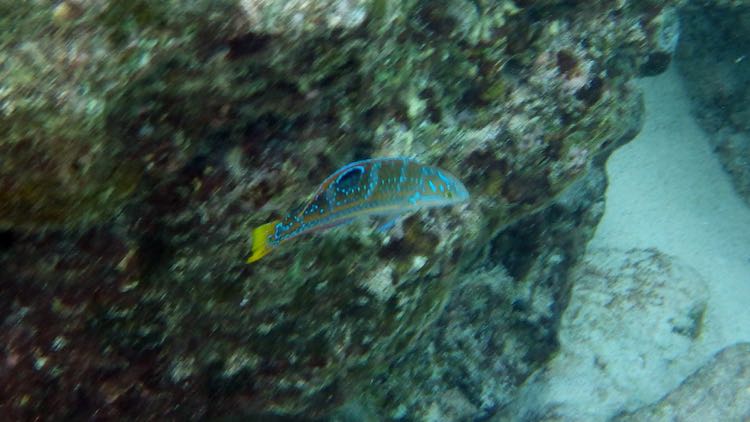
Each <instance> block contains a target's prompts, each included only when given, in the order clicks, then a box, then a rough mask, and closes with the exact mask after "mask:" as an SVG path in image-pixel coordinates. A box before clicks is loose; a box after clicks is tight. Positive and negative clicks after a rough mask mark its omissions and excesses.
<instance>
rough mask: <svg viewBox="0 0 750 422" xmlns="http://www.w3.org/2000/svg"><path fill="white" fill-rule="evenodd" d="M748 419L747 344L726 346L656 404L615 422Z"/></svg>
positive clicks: (749, 348) (749, 352) (749, 353)
mask: <svg viewBox="0 0 750 422" xmlns="http://www.w3.org/2000/svg"><path fill="white" fill-rule="evenodd" d="M749 419H750V343H740V344H736V345H733V346H729V347H727V348H725V349H723V350H721V351H720V352H719V353H717V354H716V355H715V356H714V357H713V359H711V361H710V362H708V363H707V364H706V365H704V366H703V367H702V368H700V369H699V370H698V371H696V372H695V373H694V374H692V375H690V376H689V377H688V378H687V379H686V380H685V381H684V382H683V383H682V384H681V385H680V386H679V387H677V388H676V389H675V390H674V391H672V392H670V393H669V394H668V395H666V396H665V397H664V398H663V399H661V400H659V401H658V402H657V403H655V404H653V405H650V406H646V407H644V408H642V409H639V410H637V411H635V412H632V413H629V414H624V415H620V416H619V417H617V418H615V419H614V421H617V422H631V421H632V422H635V421H675V420H677V421H686V422H689V421H746V420H749Z"/></svg>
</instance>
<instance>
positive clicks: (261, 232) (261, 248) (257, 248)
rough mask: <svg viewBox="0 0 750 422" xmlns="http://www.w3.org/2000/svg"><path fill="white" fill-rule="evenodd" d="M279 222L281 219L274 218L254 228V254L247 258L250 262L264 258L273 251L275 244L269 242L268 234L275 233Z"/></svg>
mask: <svg viewBox="0 0 750 422" xmlns="http://www.w3.org/2000/svg"><path fill="white" fill-rule="evenodd" d="M278 223H279V220H274V221H271V222H270V223H266V224H263V225H262V226H259V227H256V228H255V229H254V230H253V254H252V255H250V257H249V258H248V259H247V263H248V264H250V263H251V262H255V261H257V260H259V259H261V258H263V257H264V256H266V254H267V253H269V252H271V249H273V246H272V245H271V244H270V243H268V236H270V235H272V234H273V233H274V231H275V230H276V225H277V224H278Z"/></svg>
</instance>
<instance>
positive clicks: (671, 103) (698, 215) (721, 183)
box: [589, 66, 750, 351]
mask: <svg viewBox="0 0 750 422" xmlns="http://www.w3.org/2000/svg"><path fill="white" fill-rule="evenodd" d="M682 84H683V81H682V79H681V78H680V76H679V75H678V74H677V71H676V70H675V69H674V66H672V67H671V68H670V70H669V71H667V72H666V73H664V74H662V75H660V76H657V77H653V78H645V79H642V80H641V81H639V85H640V87H641V89H642V91H643V93H644V100H645V105H646V120H645V122H644V126H643V130H642V131H641V133H640V134H639V135H638V136H637V137H636V138H635V139H634V140H633V141H631V142H630V143H628V144H626V145H624V146H623V147H621V148H619V149H618V150H616V151H615V152H614V153H613V154H612V156H611V157H610V158H609V160H608V162H607V176H608V178H609V186H608V188H607V193H606V211H605V213H604V217H603V218H602V221H601V222H600V224H599V226H598V228H597V231H596V234H595V236H594V238H593V239H592V241H591V242H590V244H589V248H596V247H617V248H625V249H627V248H649V247H655V248H657V249H659V250H660V251H662V252H664V253H667V254H669V255H673V256H675V257H677V258H678V259H680V260H681V261H682V262H684V263H686V264H688V265H690V266H691V267H693V268H694V269H696V270H697V271H698V272H699V273H700V274H701V275H702V276H703V278H705V280H706V281H707V282H708V288H709V304H708V318H707V321H706V330H712V331H713V332H709V333H707V334H710V337H713V338H714V342H715V344H712V345H711V346H712V348H714V351H716V350H718V349H720V348H722V347H724V346H727V345H730V344H734V343H737V342H740V341H750V207H748V206H747V204H746V203H745V202H744V201H743V200H742V199H741V198H740V197H739V196H738V195H737V193H736V191H735V190H734V188H733V187H732V184H731V181H730V179H729V176H728V175H727V173H726V172H725V171H724V170H723V168H722V167H721V164H720V163H719V160H718V158H717V157H716V155H714V154H713V153H712V151H711V147H710V145H709V143H708V139H707V138H706V134H705V133H704V132H703V130H702V129H701V128H700V127H698V124H697V123H696V122H695V120H694V119H693V116H692V115H691V113H690V104H689V99H688V97H687V94H686V93H685V90H684V89H683V85H682Z"/></svg>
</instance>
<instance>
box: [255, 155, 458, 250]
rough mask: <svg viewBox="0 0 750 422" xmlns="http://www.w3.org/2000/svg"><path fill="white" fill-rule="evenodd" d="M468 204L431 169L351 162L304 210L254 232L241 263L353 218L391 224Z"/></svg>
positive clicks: (390, 161) (393, 161)
mask: <svg viewBox="0 0 750 422" xmlns="http://www.w3.org/2000/svg"><path fill="white" fill-rule="evenodd" d="M468 200H469V191H468V190H467V189H466V187H465V186H464V185H463V183H461V182H460V181H459V180H458V179H457V178H456V177H455V176H453V175H452V174H450V173H448V172H447V171H445V170H441V169H439V168H437V167H432V166H426V165H424V164H420V163H419V162H417V161H414V160H411V159H408V158H373V159H369V160H362V161H355V162H353V163H351V164H347V165H346V166H344V167H342V168H340V169H339V170H337V171H336V172H335V173H333V174H332V175H330V176H328V177H327V178H326V179H325V180H324V181H323V183H321V184H320V186H319V187H318V189H317V190H316V191H315V193H314V194H313V195H312V197H311V199H310V200H309V201H308V202H307V203H305V205H303V206H302V207H300V208H298V209H297V210H295V211H292V212H290V213H289V214H287V216H286V217H285V218H284V219H282V220H275V221H272V222H270V223H266V224H263V225H262V226H260V227H257V228H256V229H254V230H253V252H252V255H251V256H250V257H249V258H248V259H247V262H248V263H251V262H255V261H257V260H259V259H261V258H262V257H263V256H265V255H266V254H268V253H269V252H270V251H271V250H272V249H273V248H275V247H277V246H278V245H279V244H280V243H281V242H284V241H286V240H289V239H292V238H294V237H297V236H299V235H301V234H304V233H309V232H312V231H315V230H323V229H328V228H331V227H335V226H339V225H342V224H346V223H349V222H351V221H352V220H354V219H355V218H360V217H379V216H386V217H389V218H390V220H393V221H395V220H394V219H395V218H398V217H399V216H403V215H404V214H406V213H409V212H411V211H414V210H417V209H422V208H431V207H442V206H448V205H454V204H458V203H462V202H466V201H468ZM393 221H391V222H389V223H386V224H384V225H383V229H385V228H386V227H389V226H390V225H392V222H393Z"/></svg>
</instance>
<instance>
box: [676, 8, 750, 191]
mask: <svg viewBox="0 0 750 422" xmlns="http://www.w3.org/2000/svg"><path fill="white" fill-rule="evenodd" d="M681 18H682V27H683V31H682V36H681V42H680V43H679V47H678V49H677V54H676V58H675V61H676V63H677V65H678V66H677V68H678V69H679V71H680V73H681V74H682V76H683V78H684V79H685V82H686V83H685V87H686V89H687V90H688V92H689V93H690V96H691V99H692V102H693V112H694V114H695V115H696V117H697V118H698V122H699V123H700V124H701V126H702V127H703V129H704V130H706V132H707V133H708V134H709V139H710V142H711V146H712V148H713V149H714V151H715V152H716V154H717V155H718V157H719V160H720V161H721V163H722V164H723V166H724V168H725V169H726V170H727V172H728V173H729V174H730V176H731V179H732V182H733V184H734V186H735V188H736V189H737V191H738V192H739V193H740V195H741V196H742V197H743V198H744V199H745V201H747V202H748V203H750V57H748V52H747V48H746V46H747V45H748V44H750V2H735V3H731V2H718V4H710V5H707V4H702V3H701V2H696V5H694V6H692V7H686V8H685V9H684V10H683V11H682V13H681Z"/></svg>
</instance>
